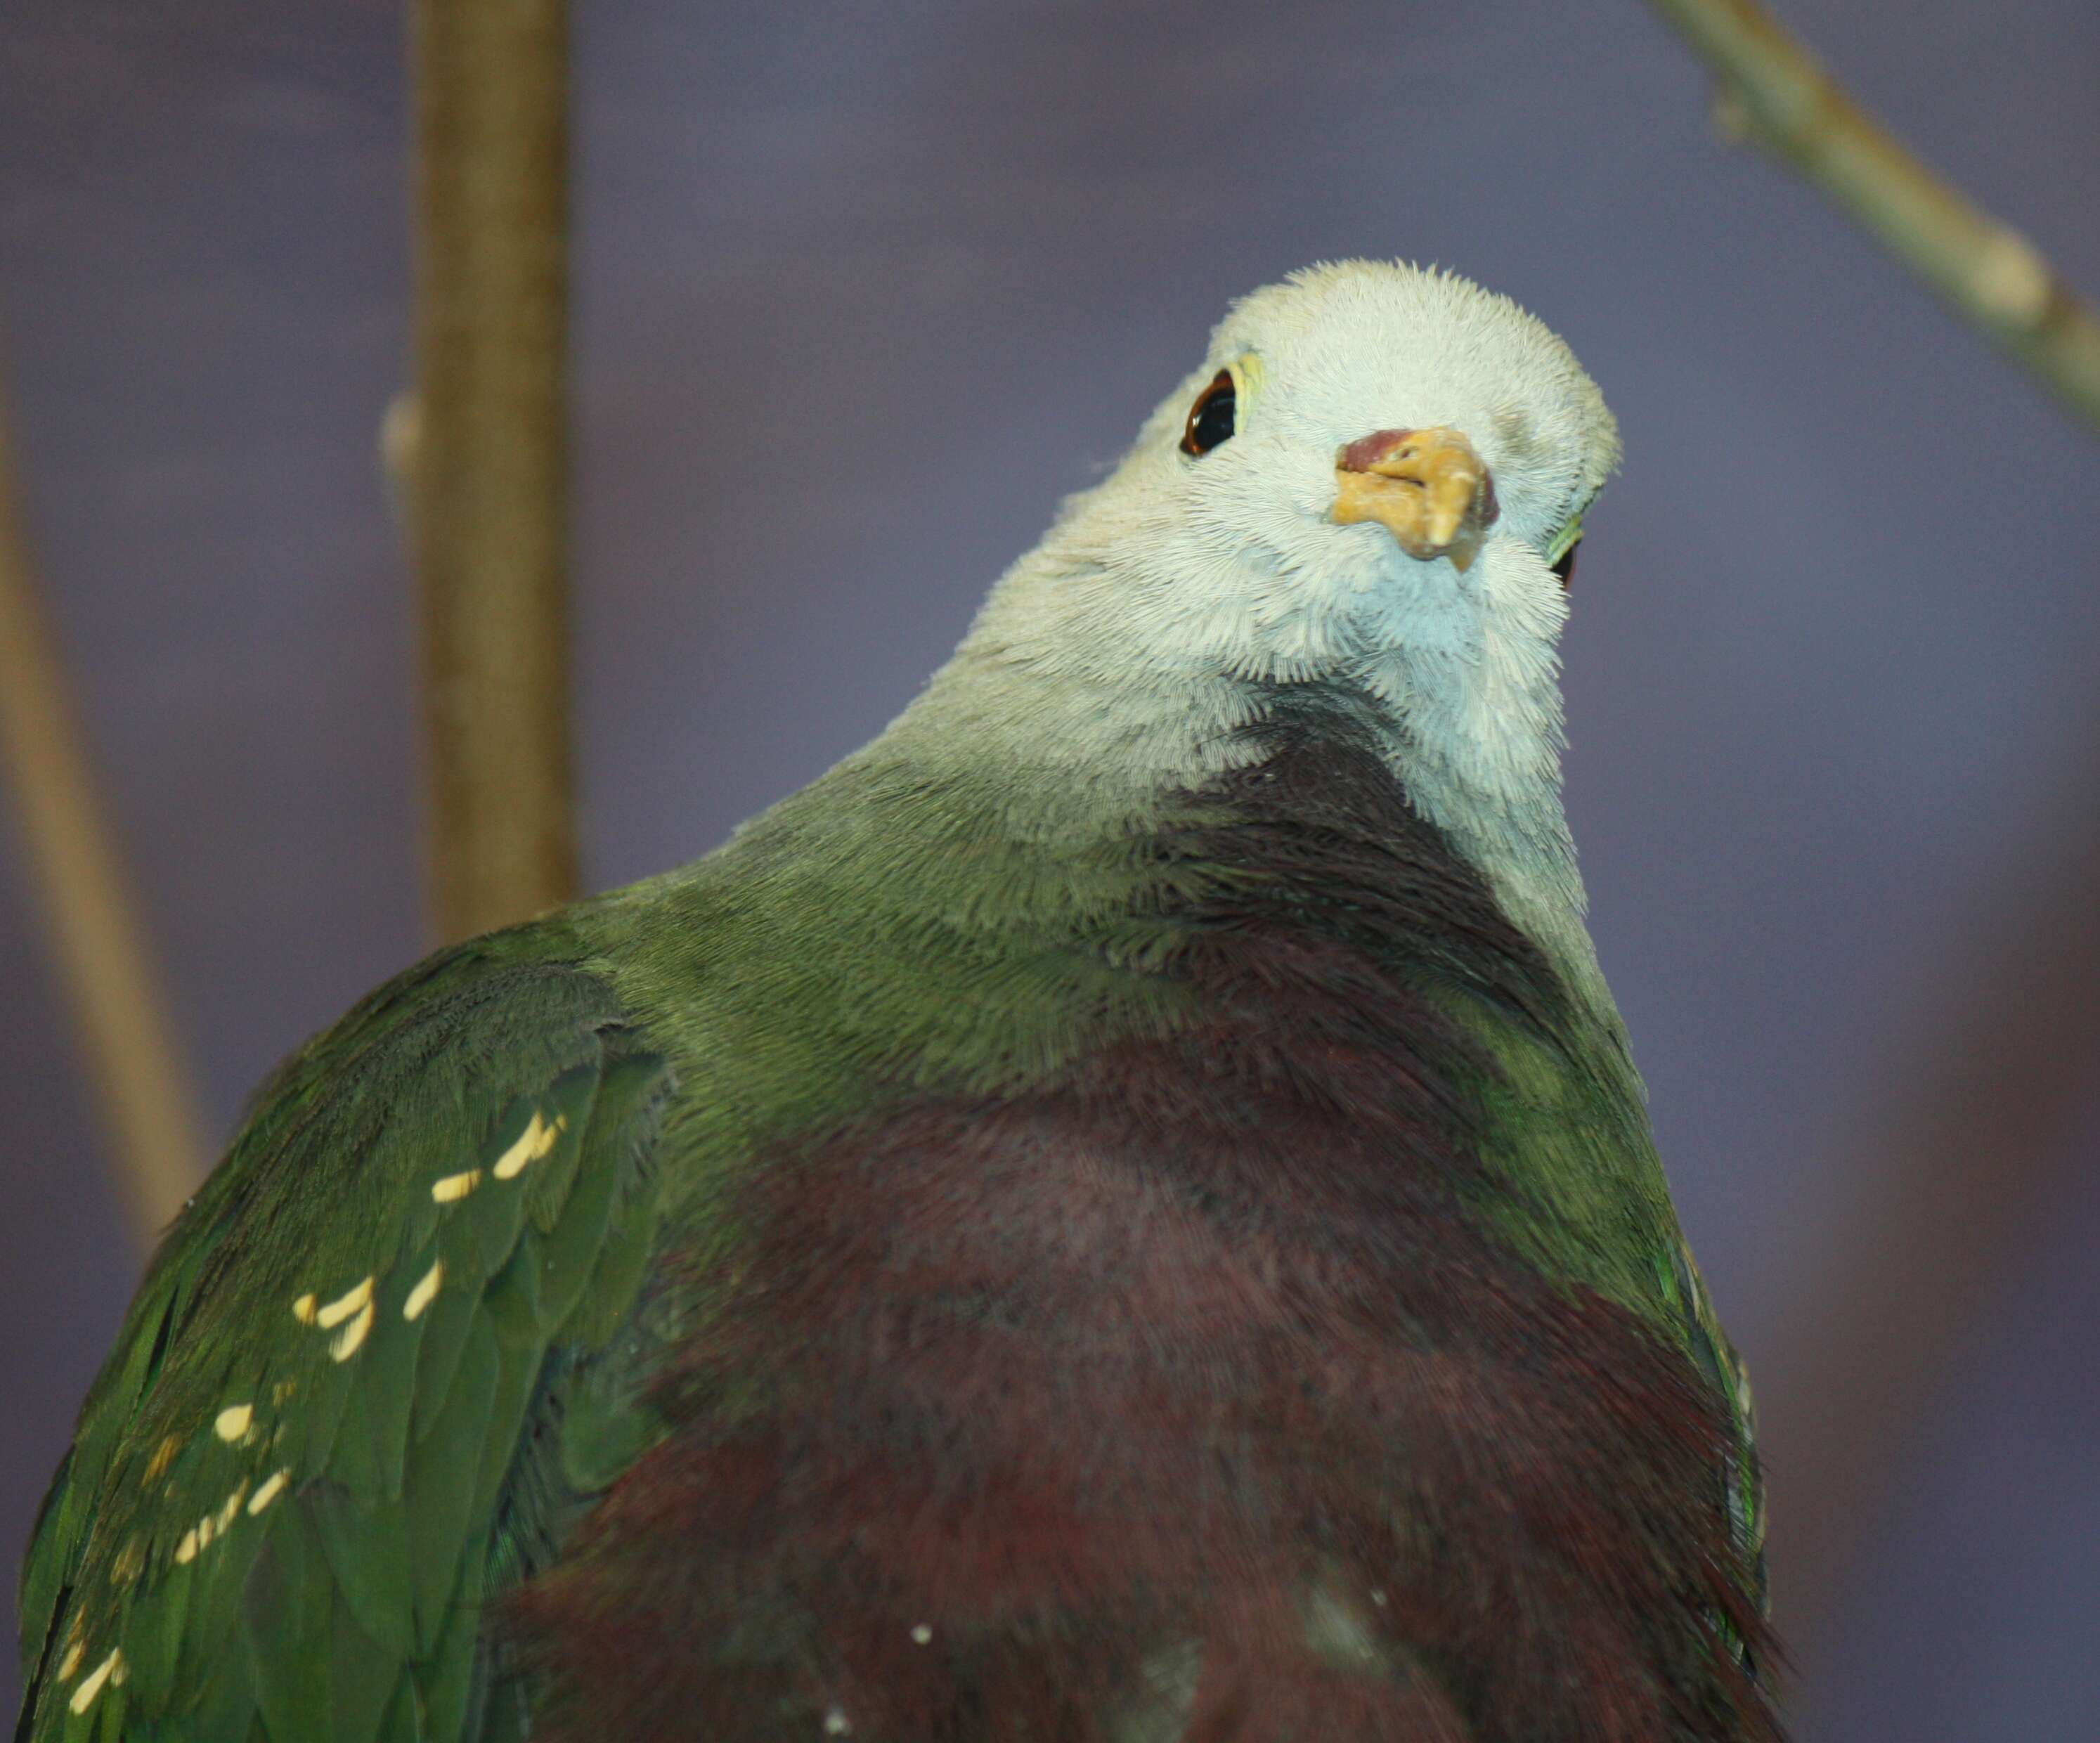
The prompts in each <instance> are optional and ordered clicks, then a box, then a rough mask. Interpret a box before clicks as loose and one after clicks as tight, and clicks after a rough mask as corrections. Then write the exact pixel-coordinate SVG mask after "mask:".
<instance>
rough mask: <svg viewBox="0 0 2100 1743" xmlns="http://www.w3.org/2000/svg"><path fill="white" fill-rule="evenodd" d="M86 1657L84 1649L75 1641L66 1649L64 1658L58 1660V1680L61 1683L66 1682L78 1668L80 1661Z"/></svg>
mask: <svg viewBox="0 0 2100 1743" xmlns="http://www.w3.org/2000/svg"><path fill="white" fill-rule="evenodd" d="M83 1657H86V1648H83V1647H82V1645H81V1644H80V1642H79V1641H77V1640H75V1641H74V1642H73V1644H72V1645H70V1646H68V1648H66V1655H65V1657H63V1658H61V1659H60V1660H59V1680H60V1682H61V1683H63V1682H65V1681H67V1680H68V1679H70V1678H71V1677H72V1675H73V1672H74V1671H76V1670H78V1669H79V1668H80V1661H81V1660H82V1658H83Z"/></svg>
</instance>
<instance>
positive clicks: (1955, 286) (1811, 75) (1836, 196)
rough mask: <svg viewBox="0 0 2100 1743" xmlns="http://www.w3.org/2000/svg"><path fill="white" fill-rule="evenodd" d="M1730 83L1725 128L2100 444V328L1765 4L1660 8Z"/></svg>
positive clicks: (1724, 93) (1678, 3)
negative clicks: (1782, 169) (1877, 246)
mask: <svg viewBox="0 0 2100 1743" xmlns="http://www.w3.org/2000/svg"><path fill="white" fill-rule="evenodd" d="M1649 3H1650V4H1651V5H1652V6H1653V7H1654V8H1655V10H1656V11H1657V12H1659V13H1661V15H1662V16H1663V17H1664V18H1665V19H1666V20H1668V21H1669V22H1670V24H1674V26H1675V27H1676V28H1677V29H1678V30H1679V32H1680V33H1682V34H1683V37H1684V38H1685V40H1686V41H1687V42H1689V43H1690V44H1691V45H1692V48H1693V49H1694V51H1696V52H1697V54H1698V55H1699V56H1700V58H1701V59H1702V60H1705V63H1706V64H1707V65H1708V66H1709V67H1710V68H1712V69H1713V70H1714V74H1715V76H1716V77H1718V79H1719V81H1720V93H1719V99H1718V108H1717V114H1718V118H1719V120H1720V121H1721V124H1722V126H1723V128H1724V129H1725V130H1727V131H1728V132H1730V133H1731V134H1733V135H1736V136H1737V137H1739V138H1744V139H1749V140H1750V141H1752V142H1753V143H1756V144H1758V145H1759V146H1761V147H1762V148H1764V149H1766V150H1767V151H1769V152H1771V153H1772V154H1773V155H1774V156H1776V157H1779V158H1780V159H1782V160H1783V161H1785V162H1787V163H1789V164H1791V165H1793V167H1794V168H1795V169H1796V170H1799V171H1800V173H1801V174H1802V176H1804V177H1805V178H1806V179H1807V180H1809V181H1811V182H1812V183H1815V186H1817V187H1818V188H1821V189H1822V190H1823V191H1824V192H1825V193H1827V194H1829V196H1831V197H1832V198H1833V200H1835V201H1837V202H1838V204H1839V205H1842V206H1843V207H1844V208H1845V210H1846V211H1848V212H1850V213H1851V214H1852V216H1853V217H1854V218H1857V219H1858V220H1859V221H1860V223H1861V224H1863V225H1864V226H1865V227H1867V228H1868V230H1870V231H1872V232H1873V233H1874V235H1876V236H1878V237H1879V238H1880V239H1881V240H1882V244H1883V245H1884V246H1886V248H1887V249H1889V251H1890V253H1891V254H1895V256H1896V258H1898V259H1899V260H1901V261H1902V262H1904V264H1905V265H1907V266H1908V267H1910V269H1911V270H1912V271H1913V272H1915V273H1917V276H1919V277H1920V278H1921V279H1923V280H1925V281H1926V283H1927V284H1928V285H1931V286H1932V288H1933V289H1935V290H1936V291H1938V292H1939V294H1940V296H1941V297H1942V298H1944V299H1945V300H1946V302H1948V304H1950V305H1951V306H1952V307H1953V309H1954V310H1955V311H1956V312H1957V314H1959V315H1961V316H1964V317H1965V319H1966V320H1969V321H1970V323H1971V324H1974V325H1975V326H1976V327H1979V328H1980V329H1982V330H1983V332H1984V333H1987V334H1988V335H1989V336H1990V338H1992V339H1993V340H1995V341H1996V342H1997V344H1998V345H1999V346H2001V348H2002V349H2003V350H2004V351H2005V352H2006V353H2007V354H2008V355H2010V356H2012V357H2013V358H2014V359H2015V360H2018V362H2019V363H2021V364H2023V365H2024V366H2025V367H2026V368H2027V373H2029V374H2031V375H2032V376H2033V377H2034V378H2035V379H2036V381H2037V382H2040V384H2041V385H2042V386H2044V387H2045V388H2046V389H2047V390H2048V391H2049V392H2050V393H2051V394H2053V395H2055V396H2056V398H2057V399H2058V400H2060V401H2061V402H2062V403H2063V404H2064V405H2065V406H2066V407H2067V408H2068V409H2069V410H2070V411H2071V413H2073V414H2074V415H2075V416H2076V417H2078V418H2080V420H2081V421H2084V422H2085V424H2086V425H2087V426H2089V427H2090V428H2091V429H2093V430H2094V431H2096V432H2100V316H2096V315H2095V313H2094V311H2093V307H2092V306H2091V305H2090V304H2089V303H2088V302H2085V300H2084V299H2083V298H2080V296H2079V295H2078V294H2077V293H2076V292H2075V291H2073V290H2072V289H2071V287H2070V286H2069V285H2066V284H2065V283H2064V281H2063V279H2062V278H2060V277H2059V276H2058V275H2057V274H2056V272H2055V271H2054V270H2053V269H2052V268H2051V267H2050V266H2049V263H2048V262H2047V261H2046V260H2045V259H2043V258H2042V257H2041V255H2040V254H2038V253H2037V252H2036V249H2035V248H2034V246H2033V245H2032V244H2031V243H2029V242H2028V241H2027V239H2026V238H2025V237H2024V236H2021V235H2019V234H2018V232H2015V231H2013V230H2010V229H2009V228H2007V227H2005V225H2003V224H2001V223H1998V222H1997V221H1996V219H1995V218H1992V217H1990V216H1989V215H1988V214H1985V213H1983V212H1980V211H1979V210H1977V209H1976V208H1975V207H1974V206H1973V205H1970V203H1969V202H1968V201H1966V200H1965V199H1963V198H1962V197H1961V195H1960V194H1958V193H1957V192H1955V191H1954V190H1953V189H1952V188H1949V187H1948V186H1947V184H1946V183H1943V182H1942V181H1940V180H1939V179H1938V178H1937V177H1935V175H1933V174H1932V173H1931V172H1930V170H1927V169H1926V167H1925V166H1924V165H1922V164H1921V163H1920V162H1919V161H1917V158H1915V157H1913V156H1912V155H1911V154H1910V152H1908V151H1907V150H1906V149H1905V148H1904V146H1903V145H1902V143H1900V142H1899V141H1898V140H1897V139H1895V137H1894V136H1893V135H1890V133H1889V132H1888V131H1887V130H1886V129H1885V128H1883V127H1882V126H1881V125H1880V124H1879V123H1878V122H1877V121H1874V120H1873V117H1870V116H1868V114H1866V113H1864V111H1862V110H1861V109H1860V107H1859V106H1858V105H1857V104H1855V103H1854V102H1853V101H1852V100H1851V98H1849V97H1848V96H1846V95H1845V93H1844V92H1843V91H1842V90H1840V89H1839V88H1838V85H1837V83H1836V82H1834V81H1833V79H1832V78H1831V77H1830V76H1829V73H1825V72H1824V70H1823V68H1821V67H1820V65H1818V64H1816V62H1815V59H1814V57H1813V56H1811V55H1809V54H1808V53H1807V51H1806V50H1804V49H1803V48H1802V47H1801V46H1800V45H1799V44H1798V43H1797V42H1794V41H1793V38H1790V37H1789V36H1788V35H1787V33H1785V31H1784V30H1782V29H1780V26H1779V25H1778V24H1776V22H1775V21H1774V20H1772V18H1771V15H1769V14H1767V12H1766V11H1764V10H1763V9H1762V7H1759V6H1758V5H1757V4H1756V3H1755V0H1649Z"/></svg>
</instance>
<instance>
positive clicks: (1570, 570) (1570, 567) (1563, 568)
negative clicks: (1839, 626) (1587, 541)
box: [1553, 539, 1582, 587]
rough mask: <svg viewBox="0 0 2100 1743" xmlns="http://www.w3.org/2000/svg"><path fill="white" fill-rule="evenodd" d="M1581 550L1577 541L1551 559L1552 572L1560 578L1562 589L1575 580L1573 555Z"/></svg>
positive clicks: (1579, 542) (1580, 543)
mask: <svg viewBox="0 0 2100 1743" xmlns="http://www.w3.org/2000/svg"><path fill="white" fill-rule="evenodd" d="M1580 549H1582V541H1581V540H1580V539H1577V541H1575V542H1574V543H1573V545H1569V546H1568V549H1566V550H1564V551H1563V552H1562V553H1561V554H1560V555H1559V556H1558V557H1556V558H1554V559H1553V572H1554V573H1555V575H1557V576H1560V585H1562V586H1563V587H1566V586H1567V585H1568V583H1569V582H1570V581H1572V580H1574V579H1575V554H1576V552H1577V551H1578V550H1580Z"/></svg>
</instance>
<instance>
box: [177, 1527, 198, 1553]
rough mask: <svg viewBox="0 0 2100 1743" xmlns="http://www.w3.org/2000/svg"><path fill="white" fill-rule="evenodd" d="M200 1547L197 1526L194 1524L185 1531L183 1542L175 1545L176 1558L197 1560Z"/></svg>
mask: <svg viewBox="0 0 2100 1743" xmlns="http://www.w3.org/2000/svg"><path fill="white" fill-rule="evenodd" d="M199 1547H200V1546H199V1544H198V1542H197V1534H196V1527H195V1526H194V1525H192V1527H191V1528H190V1529H188V1531H185V1532H184V1533H183V1540H182V1542H179V1543H178V1544H177V1545H176V1546H175V1560H177V1561H180V1562H190V1561H195V1560H196V1552H197V1550H198V1548H199Z"/></svg>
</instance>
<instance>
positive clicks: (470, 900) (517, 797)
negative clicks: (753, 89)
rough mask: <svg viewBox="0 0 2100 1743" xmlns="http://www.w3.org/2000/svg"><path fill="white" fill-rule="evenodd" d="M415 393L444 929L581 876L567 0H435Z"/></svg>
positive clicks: (436, 870)
mask: <svg viewBox="0 0 2100 1743" xmlns="http://www.w3.org/2000/svg"><path fill="white" fill-rule="evenodd" d="M413 30H414V37H413V46H414V61H415V76H416V112H417V217H418V226H417V279H416V302H417V307H416V376H417V392H416V399H415V400H414V402H413V404H412V407H410V408H408V410H407V412H406V413H404V414H402V415H401V416H399V417H396V418H395V420H394V424H395V426H396V427H395V429H394V430H393V435H394V437H395V440H394V441H393V442H392V443H390V448H391V449H392V450H394V451H395V452H396V454H397V457H398V458H399V459H401V460H402V461H403V463H404V464H405V465H407V466H408V467H409V468H411V469H412V474H413V476H412V479H411V481H410V483H411V488H410V489H409V490H408V492H407V496H408V504H407V506H408V510H409V515H410V519H411V522H412V527H413V533H414V546H415V552H416V566H417V571H418V580H419V583H420V585H421V594H422V603H423V653H424V670H425V680H426V728H427V732H428V743H429V751H430V819H431V823H430V830H431V844H430V853H431V858H430V865H431V878H432V883H433V886H434V891H435V907H436V911H437V920H438V927H439V932H440V933H441V934H442V935H443V937H444V938H447V939H451V938H461V937H464V936H465V935H467V934H469V933H476V932H483V931H486V930H487V929H490V928H491V927H494V926H500V925H503V924H507V923H509V922H510V921H513V920H523V919H525V918H527V916H531V915H532V914H535V913H537V912H539V911H540V910H542V909H545V908H548V907H553V906H554V905H555V904H556V903H558V902H564V901H567V899H568V898H570V897H571V896H572V895H574V894H575V893H576V847H575V841H574V836H573V826H572V823H571V815H570V810H571V807H570V766H569V742H568V687H567V661H566V654H567V603H566V577H565V575H564V566H565V558H566V549H565V546H566V541H567V501H566V495H567V452H566V448H565V431H564V428H563V423H564V417H565V414H566V410H567V406H566V396H567V371H566V355H565V348H566V332H565V316H566V307H565V302H566V292H565V280H564V247H565V240H564V226H565V220H566V211H567V188H566V174H567V15H566V8H565V5H564V0H417V5H416V7H415V9H414V19H413Z"/></svg>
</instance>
